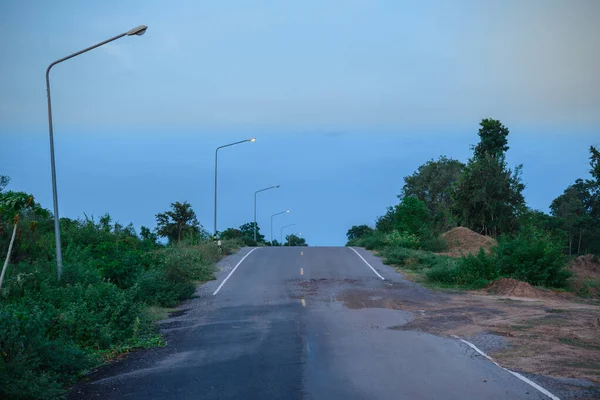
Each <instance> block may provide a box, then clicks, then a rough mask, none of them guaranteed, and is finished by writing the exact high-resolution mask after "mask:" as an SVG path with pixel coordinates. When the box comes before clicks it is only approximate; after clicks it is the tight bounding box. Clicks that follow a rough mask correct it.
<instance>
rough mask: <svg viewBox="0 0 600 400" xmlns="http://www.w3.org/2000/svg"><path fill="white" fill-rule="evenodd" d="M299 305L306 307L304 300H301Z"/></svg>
mask: <svg viewBox="0 0 600 400" xmlns="http://www.w3.org/2000/svg"><path fill="white" fill-rule="evenodd" d="M300 303H302V307H306V301H305V300H304V299H301V300H300Z"/></svg>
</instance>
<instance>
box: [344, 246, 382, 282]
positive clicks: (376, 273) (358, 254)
mask: <svg viewBox="0 0 600 400" xmlns="http://www.w3.org/2000/svg"><path fill="white" fill-rule="evenodd" d="M349 249H350V250H352V251H353V252H355V253H356V255H357V256H359V257H360V259H361V260H363V261H364V262H365V264H367V265H368V266H369V268H371V270H372V271H373V272H375V275H377V276H378V277H380V278H381V280H382V281H385V278H384V277H383V276H381V275H379V272H377V271H375V268H373V267H372V266H371V264H369V263H368V262H367V260H365V259H364V258H363V256H361V255H360V253H359V252H358V251H356V250H354V248H352V247H350V248H349Z"/></svg>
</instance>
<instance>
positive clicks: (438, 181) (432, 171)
mask: <svg viewBox="0 0 600 400" xmlns="http://www.w3.org/2000/svg"><path fill="white" fill-rule="evenodd" d="M464 168H465V164H463V163H462V162H460V161H458V160H453V159H451V158H447V157H446V156H441V157H440V158H439V159H438V160H433V159H432V160H430V161H427V162H426V163H425V164H423V165H421V166H420V167H419V168H418V169H417V170H416V171H415V172H414V173H413V174H412V175H410V176H406V177H405V178H404V182H405V183H404V187H403V188H402V194H401V195H400V196H399V197H400V198H402V197H409V196H414V197H416V198H417V199H419V200H421V201H423V202H424V203H425V206H426V207H427V209H428V210H429V214H430V216H431V218H432V219H433V221H434V224H435V227H436V228H437V229H438V230H445V229H447V228H449V227H451V226H454V221H453V218H452V212H451V211H452V188H453V185H454V184H455V182H456V181H457V180H458V178H459V177H460V174H461V173H462V171H463V169H464Z"/></svg>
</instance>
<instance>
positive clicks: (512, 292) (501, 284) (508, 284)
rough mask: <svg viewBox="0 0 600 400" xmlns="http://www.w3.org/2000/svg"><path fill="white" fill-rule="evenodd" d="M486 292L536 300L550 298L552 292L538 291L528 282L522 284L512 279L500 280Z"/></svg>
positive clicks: (493, 283) (491, 284) (492, 284)
mask: <svg viewBox="0 0 600 400" xmlns="http://www.w3.org/2000/svg"><path fill="white" fill-rule="evenodd" d="M485 291H486V292H488V293H491V294H496V295H503V296H511V297H531V298H534V299H537V298H542V297H548V295H552V293H551V292H549V291H545V290H542V289H536V288H534V287H533V286H531V285H530V284H529V283H527V282H521V281H518V280H516V279H512V278H500V279H496V280H495V281H494V282H492V283H490V285H489V286H488V287H487V288H486V289H485Z"/></svg>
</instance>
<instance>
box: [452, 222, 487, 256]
mask: <svg viewBox="0 0 600 400" xmlns="http://www.w3.org/2000/svg"><path fill="white" fill-rule="evenodd" d="M442 237H443V238H444V239H446V242H447V243H448V251H447V252H445V253H440V254H443V255H446V256H450V257H462V256H465V255H467V254H475V253H477V252H478V251H479V249H480V248H482V247H483V249H484V250H485V252H486V253H489V251H490V249H491V248H492V246H494V245H495V244H496V241H495V240H494V239H492V238H491V237H489V236H484V235H480V234H479V233H476V232H473V231H472V230H470V229H468V228H464V227H462V226H459V227H456V228H454V229H451V230H449V231H448V232H446V233H444V234H443V235H442Z"/></svg>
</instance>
